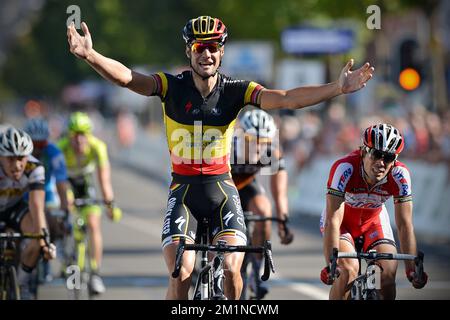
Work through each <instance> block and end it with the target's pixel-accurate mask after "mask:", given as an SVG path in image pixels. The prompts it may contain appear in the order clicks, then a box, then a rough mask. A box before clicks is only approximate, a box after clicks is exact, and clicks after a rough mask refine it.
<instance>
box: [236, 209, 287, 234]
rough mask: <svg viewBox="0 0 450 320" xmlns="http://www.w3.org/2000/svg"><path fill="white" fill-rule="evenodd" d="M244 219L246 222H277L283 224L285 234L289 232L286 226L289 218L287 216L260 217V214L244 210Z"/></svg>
mask: <svg viewBox="0 0 450 320" xmlns="http://www.w3.org/2000/svg"><path fill="white" fill-rule="evenodd" d="M244 220H245V222H246V223H247V222H249V221H252V222H266V221H274V222H278V223H280V224H282V225H283V227H284V230H285V231H286V234H288V233H289V228H288V226H287V223H288V222H289V219H288V217H287V216H286V218H285V219H280V218H278V217H262V216H259V215H256V214H253V212H251V211H246V212H244Z"/></svg>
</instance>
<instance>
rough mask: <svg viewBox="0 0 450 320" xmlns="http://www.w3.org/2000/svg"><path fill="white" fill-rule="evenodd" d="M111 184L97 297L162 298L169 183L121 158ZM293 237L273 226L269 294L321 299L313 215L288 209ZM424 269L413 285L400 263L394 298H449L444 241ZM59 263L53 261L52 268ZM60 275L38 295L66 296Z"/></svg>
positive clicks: (324, 291)
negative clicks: (117, 212) (116, 214)
mask: <svg viewBox="0 0 450 320" xmlns="http://www.w3.org/2000/svg"><path fill="white" fill-rule="evenodd" d="M112 175H113V186H114V190H115V193H116V199H117V203H118V205H120V207H121V208H122V209H123V211H124V217H123V219H122V221H120V222H119V223H112V222H110V221H109V220H108V219H106V218H105V217H104V219H103V234H104V261H103V266H102V276H103V278H104V282H105V285H106V288H107V291H106V292H105V293H104V294H103V295H101V296H98V297H97V298H96V299H113V300H116V299H119V300H128V299H132V300H140V299H150V300H154V299H164V297H165V294H166V289H167V284H168V276H167V270H166V266H165V263H164V260H163V256H162V251H161V246H160V234H161V227H162V221H163V215H164V213H165V204H166V200H167V183H166V182H165V181H164V179H161V178H158V177H160V175H158V173H155V174H152V173H151V172H143V171H142V170H138V169H136V168H133V167H131V166H127V165H124V163H119V162H114V163H113V171H112ZM291 215H292V228H293V231H294V233H295V240H294V242H293V243H292V244H291V245H289V246H282V245H280V244H279V239H278V236H277V235H276V232H275V230H274V233H273V234H274V237H273V241H272V242H273V244H274V247H273V254H274V260H275V267H276V273H275V274H274V275H273V276H272V277H271V279H270V280H269V281H268V286H269V288H270V292H269V294H268V295H267V299H273V300H280V299H287V300H311V299H312V300H321V299H322V300H323V299H327V298H328V289H329V288H328V287H327V286H325V285H323V284H322V283H321V282H320V279H319V273H320V270H321V268H322V266H323V257H322V249H321V247H322V242H321V237H320V234H319V232H318V228H317V226H318V221H317V218H311V217H305V216H302V215H299V214H295V213H292V214H291ZM420 245H421V248H422V249H423V250H424V251H425V254H426V256H425V269H426V271H427V272H428V274H429V278H430V281H429V283H428V285H427V286H426V288H424V289H422V290H415V289H413V288H412V287H411V285H410V284H409V282H407V280H406V279H405V277H404V268H403V264H400V267H399V271H398V274H397V285H398V286H397V298H398V299H449V298H450V276H449V272H448V270H450V250H449V247H448V245H427V244H426V242H424V241H422V240H421V243H420ZM57 264H58V263H57V262H54V263H53V271H54V273H55V274H56V273H57V270H58V265H57ZM68 297H69V294H68V290H67V289H66V287H65V283H64V281H63V280H62V279H60V278H59V279H58V278H57V277H56V275H55V279H54V280H53V281H52V282H50V283H47V284H44V285H42V286H41V287H40V290H39V296H38V298H39V299H47V300H52V299H68Z"/></svg>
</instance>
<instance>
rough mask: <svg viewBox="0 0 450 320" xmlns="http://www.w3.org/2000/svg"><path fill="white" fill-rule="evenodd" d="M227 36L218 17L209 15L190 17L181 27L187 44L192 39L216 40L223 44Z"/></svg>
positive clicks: (223, 25) (225, 29) (224, 27)
mask: <svg viewBox="0 0 450 320" xmlns="http://www.w3.org/2000/svg"><path fill="white" fill-rule="evenodd" d="M227 37H228V32H227V27H226V26H225V24H224V23H223V22H222V21H221V20H220V19H217V18H212V17H210V16H200V17H198V18H195V19H191V20H189V21H188V22H187V23H186V25H185V26H184V28H183V39H184V41H185V42H186V44H187V45H189V44H190V43H192V42H193V41H217V42H219V43H220V44H221V45H224V44H225V42H226V41H227Z"/></svg>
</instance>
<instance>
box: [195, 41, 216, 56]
mask: <svg viewBox="0 0 450 320" xmlns="http://www.w3.org/2000/svg"><path fill="white" fill-rule="evenodd" d="M220 47H221V45H220V43H218V42H207V43H205V42H194V43H192V45H191V50H192V51H193V52H195V53H198V54H202V53H203V51H205V50H206V49H208V51H209V52H211V53H215V52H217V51H219V49H220Z"/></svg>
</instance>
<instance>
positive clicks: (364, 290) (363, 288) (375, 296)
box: [330, 248, 424, 300]
mask: <svg viewBox="0 0 450 320" xmlns="http://www.w3.org/2000/svg"><path fill="white" fill-rule="evenodd" d="M340 258H350V259H358V263H359V268H358V276H357V277H356V279H355V280H353V281H352V282H351V283H349V284H348V286H347V287H346V291H348V290H351V291H350V295H349V300H380V299H381V297H380V293H379V291H378V290H377V288H376V283H375V282H376V281H375V280H376V277H375V274H376V269H377V267H378V268H379V266H378V265H377V264H376V261H378V260H413V261H414V263H415V268H416V270H415V272H416V275H417V276H418V277H419V278H421V277H422V276H423V258H424V253H423V252H421V251H418V253H417V256H415V255H411V254H402V253H382V252H377V251H376V250H369V251H368V252H362V251H359V250H358V251H357V252H339V251H338V249H337V248H333V253H332V255H331V259H330V276H331V279H332V280H333V281H334V279H335V278H336V277H339V273H338V270H337V260H338V259H340ZM361 259H364V260H365V261H366V262H367V266H366V269H365V271H364V273H361ZM382 271H383V270H381V272H382Z"/></svg>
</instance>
